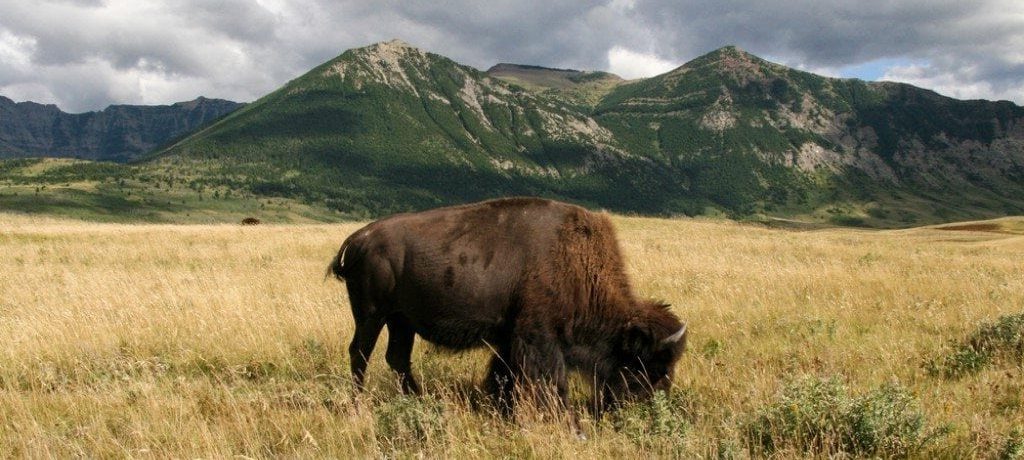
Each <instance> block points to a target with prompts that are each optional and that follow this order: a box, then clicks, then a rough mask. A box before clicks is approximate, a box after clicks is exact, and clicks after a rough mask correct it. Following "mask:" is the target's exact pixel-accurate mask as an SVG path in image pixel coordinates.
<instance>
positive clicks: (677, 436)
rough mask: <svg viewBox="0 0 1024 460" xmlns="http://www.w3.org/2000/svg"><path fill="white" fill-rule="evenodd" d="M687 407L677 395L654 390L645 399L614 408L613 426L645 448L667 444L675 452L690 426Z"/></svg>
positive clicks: (681, 443) (678, 449)
mask: <svg viewBox="0 0 1024 460" xmlns="http://www.w3.org/2000/svg"><path fill="white" fill-rule="evenodd" d="M686 416H687V410H686V407H685V406H684V405H683V403H682V400H681V398H680V397H678V396H677V397H671V396H669V395H668V394H666V393H665V392H664V391H658V392H656V393H654V397H653V398H651V399H650V400H648V401H644V402H638V403H634V404H629V405H627V406H624V407H622V408H621V409H620V410H618V411H616V412H615V413H614V415H613V419H612V423H613V424H614V426H615V429H616V430H618V431H619V432H621V433H623V434H625V435H626V436H627V437H628V438H629V439H630V440H631V441H633V442H634V443H636V444H637V445H640V446H643V447H645V448H648V449H650V448H657V447H659V446H660V447H667V448H668V449H669V450H670V451H672V452H675V453H679V451H680V449H681V448H682V445H683V440H684V438H685V437H686V432H687V431H688V430H689V428H690V423H689V421H687V419H686Z"/></svg>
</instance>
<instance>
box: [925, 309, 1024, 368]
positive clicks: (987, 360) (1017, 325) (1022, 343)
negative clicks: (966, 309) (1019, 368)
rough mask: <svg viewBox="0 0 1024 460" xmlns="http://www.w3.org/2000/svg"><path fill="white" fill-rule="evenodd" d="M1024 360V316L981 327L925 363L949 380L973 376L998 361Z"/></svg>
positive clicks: (1007, 318) (1000, 319)
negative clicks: (943, 353)
mask: <svg viewBox="0 0 1024 460" xmlns="http://www.w3.org/2000/svg"><path fill="white" fill-rule="evenodd" d="M1022 360H1024V313H1021V314H1016V315H1005V316H1001V317H999V319H997V320H996V321H995V322H993V323H985V324H982V325H981V326H980V327H979V328H978V329H977V330H976V331H974V333H972V334H971V335H969V336H968V337H967V338H966V339H964V340H963V341H961V342H954V343H953V344H952V345H951V346H950V347H949V349H948V352H947V353H946V354H945V355H943V356H940V357H937V358H935V359H932V360H931V361H929V362H928V363H927V364H926V367H927V369H928V371H929V372H930V373H932V374H935V375H942V376H944V377H947V378H957V377H962V376H964V375H968V374H973V373H975V372H978V371H980V370H982V369H984V368H985V367H987V366H989V365H991V364H993V363H996V362H1007V363H1015V364H1017V365H1020V363H1021V361H1022Z"/></svg>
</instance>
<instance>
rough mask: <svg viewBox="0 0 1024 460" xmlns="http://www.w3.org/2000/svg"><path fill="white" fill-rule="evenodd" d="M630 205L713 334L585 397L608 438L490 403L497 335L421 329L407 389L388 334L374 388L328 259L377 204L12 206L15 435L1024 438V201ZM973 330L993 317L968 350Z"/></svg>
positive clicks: (465, 453) (560, 447) (1009, 446)
mask: <svg viewBox="0 0 1024 460" xmlns="http://www.w3.org/2000/svg"><path fill="white" fill-rule="evenodd" d="M615 222H616V224H617V226H618V228H619V237H620V240H621V242H622V245H623V247H624V251H625V254H626V256H627V263H628V266H629V270H630V272H631V274H632V276H633V281H634V285H635V289H636V290H637V291H638V292H639V293H640V294H641V295H645V296H651V297H658V298H663V299H665V300H667V301H669V302H670V303H672V304H673V305H674V308H675V309H676V311H677V312H678V314H679V315H680V316H681V317H683V318H684V319H685V320H687V321H688V322H689V327H690V331H691V332H690V334H691V335H690V342H689V343H690V350H689V351H688V352H687V354H686V355H685V356H684V358H683V360H682V361H681V363H680V365H679V367H678V369H677V373H676V375H675V380H676V385H675V389H674V391H673V392H672V393H671V394H669V395H667V396H665V395H661V396H659V397H658V398H657V399H656V400H655V401H654V402H653V403H649V404H639V405H635V406H630V407H627V408H625V409H624V410H623V411H621V412H619V413H617V414H614V415H611V416H609V417H607V418H606V419H605V420H604V421H601V422H595V421H593V420H589V419H584V421H583V428H584V430H585V431H586V432H587V435H588V439H587V440H579V439H577V438H576V437H575V436H574V435H573V433H572V431H571V430H569V429H568V428H567V422H566V420H565V417H557V416H556V417H552V414H544V413H539V412H536V411H529V410H526V411H524V413H522V414H520V417H519V418H518V421H517V422H515V423H513V422H509V421H506V420H504V419H502V418H500V417H497V416H495V415H493V414H492V413H490V412H488V411H486V410H474V409H473V408H472V406H473V405H472V404H471V402H472V401H475V400H477V399H478V398H477V396H476V395H475V393H474V391H473V388H474V386H473V385H474V384H475V382H478V381H479V380H480V379H481V378H482V375H483V372H484V363H485V359H486V354H487V353H486V352H485V351H478V352H471V353H467V354H460V355H453V354H450V353H446V352H441V351H438V350H436V349H433V348H432V347H431V346H429V345H427V344H425V343H424V342H422V341H420V342H418V344H417V346H416V350H415V353H414V357H413V366H414V369H415V371H416V372H417V373H418V374H419V375H420V376H421V380H422V382H423V383H424V384H425V388H426V393H427V396H425V397H424V398H421V399H416V398H405V397H402V396H400V395H399V392H398V391H397V388H396V385H395V382H394V380H393V379H392V376H391V373H390V371H388V370H387V366H386V365H385V364H384V362H383V356H382V355H383V353H382V351H383V344H384V343H385V342H384V341H385V337H383V336H382V337H381V342H379V346H378V349H377V353H376V354H375V355H374V359H373V361H372V363H371V368H370V374H369V377H368V382H369V386H370V392H369V393H368V394H366V395H362V396H355V395H354V394H353V392H352V391H351V388H350V384H349V382H348V371H347V369H348V363H347V360H348V358H347V353H346V352H345V349H346V347H347V344H348V340H349V339H350V337H351V331H352V320H351V316H350V313H349V311H348V305H347V301H346V297H345V294H344V287H343V285H341V284H340V283H337V282H335V281H333V280H330V281H324V279H323V274H324V269H325V267H326V265H327V263H328V261H329V260H330V258H331V257H332V256H333V254H334V251H336V250H337V248H338V246H339V245H340V243H341V241H342V240H343V239H344V237H345V236H347V235H348V234H349V233H350V232H352V231H353V230H355V229H356V228H358V227H359V226H360V224H331V225H322V224H319V225H317V224H310V225H297V224H290V225H261V226H255V227H241V226H236V225H149V224H147V225H126V224H103V223H85V222H80V221H71V220H56V219H48V218H40V217H27V216H22V215H14V214H0V344H3V346H2V347H0V452H4V453H7V454H13V455H16V456H20V455H28V456H33V457H38V456H44V457H45V456H54V457H68V456H85V457H124V456H128V457H150V456H152V457H221V458H223V457H231V456H235V455H244V456H247V457H270V456H280V455H285V456H328V457H342V458H345V457H349V458H350V457H353V456H355V457H366V456H398V457H408V456H420V455H422V456H426V457H432V458H444V457H454V458H462V457H468V458H493V457H515V458H519V457H536V458H576V457H583V458H601V457H602V456H604V457H607V456H614V457H622V456H630V457H635V456H640V455H649V454H653V455H656V456H663V457H672V456H675V457H720V458H730V457H737V458H744V457H748V456H754V457H759V456H764V455H774V456H778V457H793V456H807V455H811V456H829V455H835V454H838V453H841V452H846V453H850V454H853V455H854V456H874V455H877V456H883V457H885V456H911V457H936V456H938V457H989V458H998V457H1000V456H1005V457H1008V458H1010V457H1012V456H1014V455H1020V454H1021V453H1022V452H1024V433H1022V430H1024V379H1022V377H1024V375H1022V374H1024V372H1022V366H1021V353H1022V352H1024V340H1022V339H1021V337H1022V336H1024V326H1021V327H1017V323H1016V322H1014V321H1015V319H1014V318H1017V317H1014V316H1012V315H1019V314H1021V313H1024V263H1022V260H1024V257H1022V254H1024V236H1022V233H1024V225H1022V221H1021V220H1020V219H1004V220H999V221H989V222H985V223H972V224H970V225H971V226H968V227H967V228H960V229H957V228H954V229H948V228H947V229H940V228H920V229H909V230H885V231H867V230H851V229H819V230H813V231H792V230H781V229H767V228H763V227H758V226H752V225H741V224H736V223H731V222H727V221H709V220H659V219H647V218H615ZM965 225H966V224H965ZM978 225H981V227H978ZM993 229H994V230H993ZM1000 318H1003V320H1004V321H1003V322H1002V323H998V324H999V325H1000V326H998V327H993V326H991V325H993V324H997V323H996V322H997V321H999V320H1000ZM1004 323H1005V324H1004ZM1020 323H1021V324H1022V325H1024V321H1021V322H1020ZM986 325H990V326H988V327H987V326H986ZM1014 328H1016V329H1014ZM993 331H995V332H993ZM1015 334H1016V335H1015ZM969 337H975V338H977V337H983V338H988V339H992V340H989V341H987V342H985V343H986V344H988V345H986V347H987V348H984V349H978V350H973V351H971V350H967V351H964V346H965V345H964V344H965V343H967V342H964V341H965V340H966V339H968V338H969ZM996 339H999V340H1002V341H999V340H996ZM1004 339H1005V340H1004ZM1014 340H1017V341H1016V342H1014ZM1014 347H1017V348H1014ZM971 353H974V354H971ZM986 353H987V354H986ZM979 356H980V357H979ZM951 369H952V370H956V372H953V371H949V370H951ZM964 369H967V370H966V371H964ZM947 371H949V372H947ZM577 386H578V387H579V388H577V390H576V391H575V397H576V399H577V400H582V399H583V395H584V387H583V386H582V385H577Z"/></svg>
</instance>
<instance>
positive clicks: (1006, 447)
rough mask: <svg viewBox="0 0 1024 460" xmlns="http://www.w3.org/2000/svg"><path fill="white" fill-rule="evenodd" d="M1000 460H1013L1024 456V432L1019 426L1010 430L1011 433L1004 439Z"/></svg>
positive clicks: (1000, 450)
mask: <svg viewBox="0 0 1024 460" xmlns="http://www.w3.org/2000/svg"><path fill="white" fill-rule="evenodd" d="M998 458H999V459H1000V460H1013V459H1018V458H1024V433H1021V430H1020V429H1019V428H1014V429H1013V431H1010V434H1009V435H1007V436H1006V440H1004V441H1003V445H1002V448H1001V449H999V457H998Z"/></svg>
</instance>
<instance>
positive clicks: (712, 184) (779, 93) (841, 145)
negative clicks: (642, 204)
mask: <svg viewBox="0 0 1024 460" xmlns="http://www.w3.org/2000/svg"><path fill="white" fill-rule="evenodd" d="M591 115H592V116H594V117H595V119H597V120H598V122H599V124H600V125H601V126H603V127H606V128H608V129H609V130H611V131H612V132H613V133H615V137H616V139H617V140H619V141H620V142H621V143H622V144H623V145H624V148H626V149H627V150H628V151H631V152H643V154H644V155H645V156H647V157H649V158H651V159H653V160H655V161H658V162H659V163H662V164H664V165H666V166H667V167H669V168H671V169H673V170H676V171H679V173H680V174H681V175H682V176H685V177H686V178H688V180H689V182H688V184H689V185H690V187H691V189H692V190H693V191H695V192H698V193H701V194H703V195H706V196H709V197H713V199H714V200H715V201H716V202H717V203H719V204H722V205H725V206H726V207H728V208H731V209H743V208H747V210H748V211H749V210H750V207H751V206H755V207H760V208H761V209H762V210H768V211H781V212H783V213H793V212H803V211H805V210H807V209H808V208H809V207H810V208H814V207H818V206H820V207H822V208H823V209H827V210H828V211H831V212H832V214H839V215H834V216H831V217H835V218H838V219H842V218H843V217H844V216H843V214H850V215H848V216H846V217H851V218H854V219H856V218H864V217H872V216H868V215H866V213H871V214H872V215H873V217H879V218H886V217H889V218H896V219H897V220H899V219H903V220H905V221H907V222H912V221H915V220H918V219H921V218H922V217H930V218H935V219H940V220H941V219H945V218H957V217H969V216H970V215H971V214H972V213H973V212H979V211H985V210H987V211H990V212H991V211H995V212H1015V213H1019V212H1021V210H1022V209H1024V201H1022V200H1024V109H1022V108H1021V107H1018V106H1016V105H1014V104H1013V103H1010V102H1006V101H1002V102H989V101H959V100H955V99H951V98H947V97H943V96H940V95H938V94H936V93H934V92H932V91H928V90H923V89H920V88H915V87H913V86H910V85H906V84H899V83H889V82H881V83H868V82H864V81H861V80H856V79H834V78H826V77H821V76H818V75H814V74H811V73H807V72H801V71H798V70H795V69H790V68H787V67H784V66H781V65H778V64H774V63H770V62H768V61H765V60H763V59H760V58H758V57H756V56H754V55H751V54H749V53H746V52H744V51H742V50H740V49H738V48H736V47H725V48H722V49H719V50H716V51H714V52H711V53H709V54H707V55H704V56H701V57H699V58H697V59H695V60H693V61H691V62H689V63H687V64H685V65H683V66H682V67H679V68H677V69H674V70H672V71H670V72H667V73H665V74H662V75H658V76H655V77H652V78H648V79H645V80H640V81H636V82H631V83H627V84H623V85H620V86H617V87H616V88H615V89H614V90H613V91H612V92H611V93H609V94H608V95H607V96H606V97H604V98H603V99H602V101H601V103H600V104H599V105H598V106H597V107H596V108H595V110H594V111H593V112H592V114H591ZM907 203H913V205H912V206H911V207H910V208H908V207H907ZM850 204H853V205H854V206H847V205H850ZM801 208H802V209H801ZM887 208H889V209H887ZM890 211H891V212H892V213H895V214H897V215H893V216H889V215H888V214H890ZM900 214H902V216H901V215H900ZM858 215H859V216H860V217H858ZM825 217H829V216H825Z"/></svg>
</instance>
